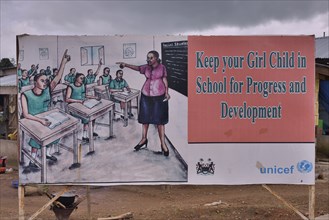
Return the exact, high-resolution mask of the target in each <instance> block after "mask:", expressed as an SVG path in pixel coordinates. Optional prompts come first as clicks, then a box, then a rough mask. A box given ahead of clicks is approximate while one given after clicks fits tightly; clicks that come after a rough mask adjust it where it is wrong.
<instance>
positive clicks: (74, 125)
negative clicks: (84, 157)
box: [19, 108, 80, 183]
mask: <svg viewBox="0 0 329 220" xmlns="http://www.w3.org/2000/svg"><path fill="white" fill-rule="evenodd" d="M56 111H57V112H59V111H60V110H59V109H57V108H56V109H53V110H50V111H47V112H43V113H40V114H37V115H35V116H37V117H40V118H43V117H45V116H47V115H48V114H50V113H53V112H56ZM61 113H63V114H65V115H66V116H68V117H69V120H67V121H64V122H63V123H62V124H60V125H58V126H56V127H55V128H53V129H50V128H48V127H47V126H44V125H42V124H41V123H39V122H37V121H33V120H30V119H26V118H24V119H20V120H19V128H20V130H21V131H22V136H21V141H20V162H24V155H25V156H26V157H27V158H29V159H30V160H32V161H33V162H34V163H35V164H36V165H37V166H38V167H40V168H41V183H46V182H47V160H46V145H48V144H50V143H52V142H53V141H55V140H57V139H59V138H62V137H64V136H66V135H68V134H71V133H72V134H73V146H72V148H69V147H67V148H65V149H66V150H69V151H70V152H71V153H73V164H79V163H80V161H79V158H78V141H77V140H78V139H77V130H78V122H79V120H77V119H76V118H75V117H73V116H71V115H68V114H66V113H64V112H62V111H61ZM25 133H26V134H27V135H28V136H29V137H31V138H33V139H34V140H35V141H36V142H37V143H38V144H40V145H41V146H42V147H41V164H40V163H39V161H37V160H35V159H34V158H33V157H32V155H31V154H30V153H29V152H28V150H27V149H25V148H24V146H23V145H24V136H25Z"/></svg>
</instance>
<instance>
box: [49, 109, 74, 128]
mask: <svg viewBox="0 0 329 220" xmlns="http://www.w3.org/2000/svg"><path fill="white" fill-rule="evenodd" d="M44 118H45V119H47V120H48V121H49V122H50V123H51V124H50V125H49V126H48V128H50V129H53V128H55V127H57V126H58V125H60V124H62V123H64V122H65V121H67V120H69V119H70V118H69V117H68V116H66V115H65V114H63V113H61V112H52V113H50V114H48V115H46V116H45V117H44Z"/></svg>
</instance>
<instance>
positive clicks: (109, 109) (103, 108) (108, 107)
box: [67, 99, 114, 153]
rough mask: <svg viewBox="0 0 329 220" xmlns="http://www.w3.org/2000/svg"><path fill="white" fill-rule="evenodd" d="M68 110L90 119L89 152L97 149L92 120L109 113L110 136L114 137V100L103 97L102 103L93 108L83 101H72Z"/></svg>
mask: <svg viewBox="0 0 329 220" xmlns="http://www.w3.org/2000/svg"><path fill="white" fill-rule="evenodd" d="M67 107H68V112H70V113H73V114H76V115H79V116H80V117H82V118H84V119H87V120H89V123H88V135H89V153H93V152H94V151H95V148H94V138H93V124H92V121H93V120H95V119H97V118H99V117H100V116H102V115H105V114H106V113H108V114H109V138H111V137H113V121H112V116H113V111H114V102H112V101H109V100H106V99H101V103H99V104H98V105H96V106H94V107H93V108H87V107H86V106H84V105H83V104H81V103H71V104H69V105H68V106H67Z"/></svg>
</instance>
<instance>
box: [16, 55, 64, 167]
mask: <svg viewBox="0 0 329 220" xmlns="http://www.w3.org/2000/svg"><path fill="white" fill-rule="evenodd" d="M69 60H70V56H69V55H67V49H66V50H65V52H64V55H63V58H62V61H61V64H60V68H59V73H58V75H57V76H56V77H55V78H54V80H52V81H51V82H50V83H49V81H48V79H47V76H45V75H44V74H37V75H35V76H34V88H33V89H31V90H28V91H26V92H24V93H22V96H21V104H22V113H23V117H24V118H26V119H30V120H34V121H37V122H40V124H42V125H44V126H49V125H50V122H49V121H48V120H47V119H44V118H39V117H37V116H35V115H37V114H40V113H42V112H46V111H48V107H49V105H50V100H51V97H50V94H51V91H53V90H54V88H55V87H56V85H57V84H58V82H59V80H60V79H61V78H62V75H63V72H64V68H65V64H66V63H67V62H68V61H69ZM58 141H59V140H56V141H55V142H53V143H51V144H49V145H47V146H46V147H47V151H46V152H47V159H50V160H52V161H57V158H56V157H54V156H52V155H51V154H50V152H49V149H50V148H49V147H50V146H51V145H52V144H55V143H58ZM29 145H30V146H31V155H32V157H33V158H34V159H35V158H36V155H37V151H38V149H41V146H40V145H39V144H38V143H37V142H36V141H35V140H34V139H32V138H31V139H30V141H29ZM38 170H39V168H38V167H37V166H36V165H35V164H34V163H33V161H32V160H31V161H30V163H29V166H28V167H26V169H24V171H23V173H29V172H35V171H38Z"/></svg>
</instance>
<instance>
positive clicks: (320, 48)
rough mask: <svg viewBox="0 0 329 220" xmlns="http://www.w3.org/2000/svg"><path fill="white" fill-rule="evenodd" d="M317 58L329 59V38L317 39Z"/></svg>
mask: <svg viewBox="0 0 329 220" xmlns="http://www.w3.org/2000/svg"><path fill="white" fill-rule="evenodd" d="M315 58H329V36H328V37H320V38H315Z"/></svg>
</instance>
